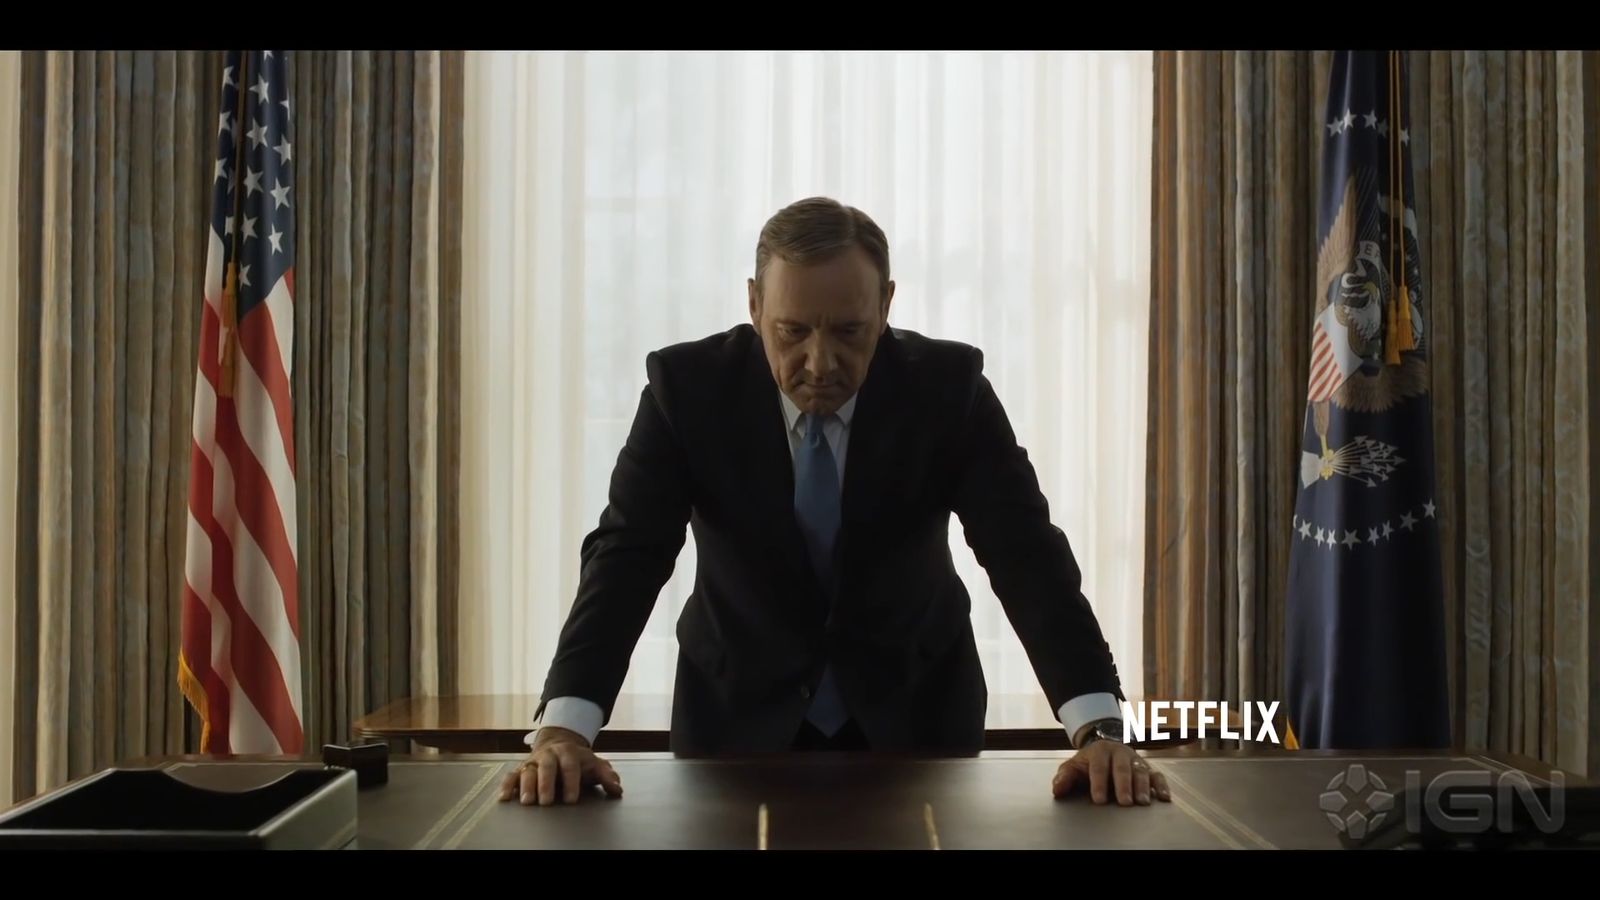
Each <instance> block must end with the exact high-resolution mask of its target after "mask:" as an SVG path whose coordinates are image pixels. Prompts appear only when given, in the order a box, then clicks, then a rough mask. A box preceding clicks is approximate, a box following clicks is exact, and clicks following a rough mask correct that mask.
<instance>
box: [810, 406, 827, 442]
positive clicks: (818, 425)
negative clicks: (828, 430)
mask: <svg viewBox="0 0 1600 900" xmlns="http://www.w3.org/2000/svg"><path fill="white" fill-rule="evenodd" d="M827 423H828V417H827V416H819V415H816V414H815V413H810V414H807V415H806V440H808V441H811V442H813V443H815V442H816V441H820V440H822V426H824V425H826V424H827Z"/></svg>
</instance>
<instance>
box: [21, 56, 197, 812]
mask: <svg viewBox="0 0 1600 900" xmlns="http://www.w3.org/2000/svg"><path fill="white" fill-rule="evenodd" d="M217 60H218V57H217V56H215V55H212V54H202V53H151V52H137V53H132V52H115V53H113V52H82V53H67V52H49V53H43V52H39V53H33V52H30V53H26V54H24V55H23V62H22V87H23V94H22V112H21V116H22V118H21V122H22V141H21V148H20V160H19V168H20V172H21V173H22V175H23V176H24V177H22V178H21V180H20V197H19V199H20V204H19V206H18V207H17V208H18V209H19V214H20V226H21V238H22V241H21V246H20V250H19V256H18V261H19V267H20V274H21V282H20V289H19V300H20V302H19V307H20V312H21V315H20V318H19V325H18V332H17V355H16V357H15V359H16V366H17V368H16V370H15V375H16V378H17V402H18V418H17V420H18V423H19V428H18V432H17V434H18V445H17V451H18V452H17V458H18V470H17V471H18V481H17V488H18V494H17V519H16V522H17V525H16V532H15V534H14V535H13V544H12V546H13V547H14V549H15V553H16V589H17V595H16V603H17V616H16V634H15V646H16V655H15V658H14V665H15V669H14V678H15V681H14V698H13V700H14V706H13V710H12V718H11V719H10V721H9V722H8V725H9V726H11V731H12V734H13V751H14V765H15V771H14V773H13V785H14V789H15V792H16V796H17V797H19V798H22V797H28V796H31V795H32V794H33V793H34V792H35V791H36V790H44V789H47V788H50V787H53V786H55V785H58V784H60V783H62V782H63V781H65V780H66V779H68V778H74V777H79V776H82V775H85V774H88V773H89V772H92V771H94V770H96V769H98V768H102V767H104V766H106V765H109V764H111V763H113V762H114V761H116V760H118V759H124V758H128V757H134V756H140V755H145V754H149V753H163V752H176V751H181V750H182V749H183V735H184V709H183V706H182V699H181V697H180V695H179V692H178V689H177V680H176V672H175V664H176V659H175V657H176V651H177V646H178V627H179V614H178V597H179V589H180V586H181V584H182V578H183V574H182V573H183V546H184V523H185V513H186V510H187V508H188V505H187V499H188V493H187V492H188V478H187V469H188V464H187V458H188V453H187V450H188V447H189V413H190V410H191V409H192V406H193V385H194V365H195V337H196V321H197V319H198V314H197V311H198V305H197V303H198V296H199V295H198V286H199V285H200V283H201V281H200V274H201V271H202V268H203V265H204V247H205V244H204V243H203V241H202V238H203V237H204V235H205V233H206V232H205V229H206V227H207V226H206V222H207V219H208V216H207V192H206V189H207V187H208V185H209V184H210V181H211V175H212V170H211V166H210V164H209V161H210V159H211V158H212V156H213V155H214V154H215V152H216V146H215V144H214V143H213V138H214V136H215V130H216V127H217V117H216V115H215V113H214V112H208V111H209V110H214V109H216V96H217V89H218V87H219V86H220V78H219V75H218V73H219V72H220V66H219V64H218V62H217ZM10 662H12V661H11V660H9V659H8V663H10Z"/></svg>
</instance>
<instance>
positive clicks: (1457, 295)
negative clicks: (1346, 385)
mask: <svg viewBox="0 0 1600 900" xmlns="http://www.w3.org/2000/svg"><path fill="white" fill-rule="evenodd" d="M1329 59H1330V56H1329V54H1327V53H1326V52H1317V53H1303V52H1301V53H1254V52H1252V53H1221V52H1212V53H1161V54H1158V55H1157V60H1156V122H1155V125H1156V130H1155V181H1154V185H1153V188H1152V192H1153V210H1154V223H1153V228H1154V231H1153V234H1154V235H1155V240H1154V241H1153V246H1152V266H1153V268H1152V272H1151V282H1152V296H1151V304H1152V306H1151V354H1150V358H1151V387H1150V390H1151V394H1150V400H1149V410H1150V416H1149V421H1150V446H1149V451H1148V470H1149V483H1148V484H1149V487H1148V491H1147V497H1148V509H1147V521H1146V529H1147V538H1146V548H1147V550H1146V562H1147V567H1146V585H1145V593H1146V607H1147V620H1146V643H1145V646H1146V653H1145V668H1146V679H1147V681H1148V682H1149V684H1151V685H1152V690H1153V691H1157V692H1166V693H1168V694H1170V695H1177V696H1197V697H1204V698H1235V697H1237V698H1242V699H1253V698H1262V699H1278V698H1280V697H1281V695H1282V691H1283V681H1282V679H1283V624H1284V623H1283V609H1284V586H1285V584H1286V581H1287V572H1288V548H1289V541H1290V537H1289V529H1288V527H1287V523H1288V522H1289V520H1290V518H1291V517H1292V515H1293V507H1294V498H1295V493H1294V491H1295V482H1294V471H1295V470H1294V468H1293V465H1292V463H1293V460H1294V458H1295V455H1296V452H1297V449H1298V441H1299V434H1300V428H1301V426H1302V424H1303V416H1304V411H1305V410H1304V399H1305V398H1304V386H1305V383H1306V368H1307V363H1308V351H1309V330H1308V329H1309V313H1310V304H1309V303H1297V302H1295V301H1294V299H1293V298H1296V297H1309V296H1311V295H1312V286H1311V282H1312V277H1313V271H1314V261H1315V260H1314V245H1315V240H1314V235H1315V214H1316V188H1317V183H1316V177H1317V170H1318V166H1319V165H1320V140H1319V137H1318V135H1319V128H1320V127H1321V122H1320V119H1321V116H1322V104H1323V102H1324V97H1325V91H1326V89H1327V74H1328V67H1329ZM1409 65H1410V72H1411V81H1410V87H1411V95H1410V102H1411V109H1412V116H1413V118H1414V121H1415V125H1414V133H1413V134H1412V135H1411V138H1412V148H1413V156H1414V159H1413V165H1414V166H1415V168H1416V173H1415V174H1416V178H1417V189H1418V194H1417V201H1418V206H1419V207H1420V208H1419V210H1418V216H1419V225H1420V228H1421V230H1422V233H1423V234H1424V239H1425V241H1427V243H1426V244H1425V248H1424V260H1423V263H1424V278H1425V283H1427V284H1428V285H1429V286H1430V289H1431V290H1430V293H1431V296H1432V297H1433V302H1432V313H1431V314H1432V316H1433V321H1432V323H1431V327H1432V329H1433V342H1432V345H1431V346H1432V353H1433V355H1432V363H1433V366H1432V378H1433V385H1432V387H1433V398H1434V417H1435V426H1434V427H1435V435H1436V444H1437V480H1438V484H1439V494H1440V498H1441V499H1440V505H1439V515H1440V519H1441V523H1440V524H1441V536H1442V539H1443V566H1444V573H1445V592H1446V601H1447V602H1446V605H1447V607H1448V609H1449V611H1450V621H1449V623H1448V629H1449V631H1448V634H1447V646H1448V647H1449V649H1450V654H1451V690H1452V698H1453V705H1454V715H1453V720H1454V729H1455V736H1456V740H1457V742H1458V743H1460V744H1461V745H1463V746H1466V747H1470V748H1477V749H1490V750H1499V751H1511V752H1520V753H1525V754H1528V755H1530V756H1535V757H1538V758H1541V759H1545V760H1548V761H1550V762H1552V763H1553V764H1556V765H1559V766H1561V767H1563V768H1566V769H1568V770H1569V771H1575V772H1581V771H1585V770H1589V771H1596V770H1600V769H1597V767H1596V765H1595V763H1596V753H1597V744H1600V742H1597V741H1596V739H1595V736H1596V734H1597V731H1596V729H1597V727H1600V726H1597V716H1596V715H1595V709H1596V702H1597V699H1600V691H1597V690H1595V688H1594V679H1595V674H1594V672H1593V670H1592V669H1591V667H1590V663H1589V648H1590V647H1592V646H1595V645H1596V644H1597V641H1596V635H1600V628H1597V625H1596V621H1595V620H1596V618H1597V615H1596V612H1597V607H1596V604H1595V602H1594V597H1595V593H1596V582H1595V578H1594V575H1595V573H1594V572H1592V571H1591V567H1590V565H1589V562H1588V560H1589V558H1590V554H1591V552H1592V551H1593V549H1594V540H1595V537H1596V529H1595V528H1594V527H1593V517H1594V516H1595V513H1594V512H1593V511H1592V510H1591V509H1590V502H1589V497H1590V488H1589V479H1590V471H1591V467H1590V457H1591V455H1592V454H1593V453H1595V441H1594V439H1593V437H1592V429H1593V427H1594V426H1593V422H1594V421H1595V418H1594V417H1593V416H1592V415H1589V414H1588V413H1589V411H1590V410H1591V409H1592V408H1593V405H1594V404H1595V403H1596V402H1597V401H1596V398H1594V397H1593V396H1591V394H1592V393H1593V392H1592V391H1591V390H1590V389H1589V385H1590V384H1591V383H1592V380H1593V378H1594V375H1595V372H1596V371H1600V370H1597V369H1596V367H1595V364H1594V362H1593V358H1594V354H1595V348H1594V347H1593V344H1595V343H1596V340H1594V338H1593V337H1592V336H1593V335H1595V334H1596V332H1595V328H1596V327H1597V324H1600V323H1597V320H1596V310H1597V309H1600V304H1597V303H1596V302H1595V285H1594V280H1595V274H1594V273H1595V266H1596V256H1597V255H1600V254H1597V252H1596V250H1594V249H1591V248H1593V247H1594V246H1595V243H1596V241H1597V239H1600V232H1597V231H1596V229H1595V212H1594V202H1595V201H1594V198H1595V196H1596V191H1595V178H1596V175H1595V173H1596V171H1597V167H1596V166H1595V165H1594V161H1595V144H1596V142H1597V139H1596V124H1595V123H1596V121H1597V117H1596V115H1595V109H1596V105H1595V100H1594V94H1595V92H1596V88H1595V70H1594V54H1592V53H1590V54H1587V55H1584V54H1576V53H1548V52H1538V53H1532V52H1530V53H1507V52H1496V53H1462V52H1449V53H1416V54H1413V55H1412V56H1411V58H1410V61H1409ZM1284 373H1289V374H1287V375H1285V374H1284Z"/></svg>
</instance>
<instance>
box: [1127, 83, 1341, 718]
mask: <svg viewBox="0 0 1600 900" xmlns="http://www.w3.org/2000/svg"><path fill="white" fill-rule="evenodd" d="M1155 65H1156V72H1155V91H1156V94H1155V148H1154V179H1153V182H1152V186H1151V195H1152V209H1153V210H1154V221H1153V224H1152V228H1153V232H1152V233H1153V239H1152V247H1151V250H1152V257H1151V271H1150V281H1151V310H1150V342H1151V343H1150V396H1149V401H1148V409H1149V422H1150V428H1149V438H1148V440H1149V444H1148V447H1147V449H1146V469H1147V473H1148V482H1147V488H1146V492H1145V497H1146V507H1145V508H1146V513H1145V548H1146V549H1145V603H1146V611H1147V614H1146V618H1145V644H1144V646H1145V653H1144V666H1145V681H1146V684H1147V685H1148V690H1149V691H1150V692H1151V694H1152V696H1162V697H1185V698H1191V699H1209V700H1218V699H1228V700H1234V701H1238V700H1266V701H1269V702H1270V701H1271V700H1276V699H1279V698H1280V697H1281V696H1282V688H1281V686H1280V685H1281V683H1282V675H1283V665H1284V661H1283V639H1282V637H1283V628H1284V617H1283V587H1284V583H1285V581H1286V578H1287V573H1288V565H1289V542H1290V539H1289V528H1288V522H1289V520H1290V517H1291V516H1292V515H1293V510H1294V502H1295V491H1294V480H1293V477H1292V476H1293V472H1292V470H1291V469H1290V463H1291V462H1292V461H1293V460H1295V459H1296V453H1297V449H1298V443H1299V441H1298V438H1299V426H1300V424H1301V423H1302V421H1303V416H1304V412H1305V410H1304V403H1305V396H1304V390H1303V385H1304V382H1303V380H1297V379H1295V378H1288V377H1282V376H1281V374H1280V373H1284V372H1296V371H1304V370H1305V368H1306V364H1307V359H1308V355H1309V331H1308V326H1309V323H1310V318H1311V316H1310V313H1311V310H1310V305H1309V304H1307V303H1296V302H1294V298H1296V297H1308V296H1310V292H1309V290H1308V289H1307V286H1308V285H1310V283H1311V281H1312V279H1313V272H1314V261H1315V260H1314V257H1313V256H1312V255H1311V253H1310V250H1309V248H1310V247H1311V246H1312V241H1313V236H1314V234H1315V228H1316V220H1315V209H1316V206H1315V203H1316V177H1315V173H1316V171H1317V166H1318V162H1319V144H1318V142H1317V140H1316V137H1317V132H1316V129H1315V128H1314V127H1312V126H1314V125H1315V124H1316V121H1317V119H1318V118H1320V116H1321V110H1320V100H1319V95H1320V94H1321V88H1319V87H1318V84H1317V81H1316V78H1315V73H1314V72H1313V67H1312V59H1311V57H1309V56H1308V55H1306V54H1302V53H1221V52H1210V53H1174V52H1161V53H1157V54H1156V62H1155ZM1322 66H1323V70H1324V71H1325V70H1326V59H1323V60H1322Z"/></svg>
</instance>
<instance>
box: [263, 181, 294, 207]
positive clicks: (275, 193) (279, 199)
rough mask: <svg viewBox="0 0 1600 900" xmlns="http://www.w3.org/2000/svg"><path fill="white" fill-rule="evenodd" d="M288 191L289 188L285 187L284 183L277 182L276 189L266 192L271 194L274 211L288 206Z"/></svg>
mask: <svg viewBox="0 0 1600 900" xmlns="http://www.w3.org/2000/svg"><path fill="white" fill-rule="evenodd" d="M290 189H291V188H290V187H289V186H285V185H284V183H283V182H281V181H280V182H278V186H277V187H275V188H273V189H272V190H271V191H269V192H268V193H270V194H272V208H273V209H274V210H276V209H278V208H279V207H282V206H288V205H289V191H290Z"/></svg>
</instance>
